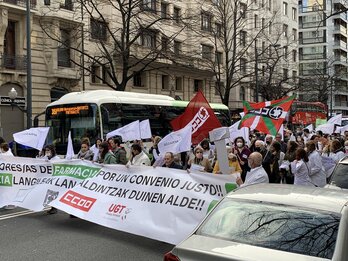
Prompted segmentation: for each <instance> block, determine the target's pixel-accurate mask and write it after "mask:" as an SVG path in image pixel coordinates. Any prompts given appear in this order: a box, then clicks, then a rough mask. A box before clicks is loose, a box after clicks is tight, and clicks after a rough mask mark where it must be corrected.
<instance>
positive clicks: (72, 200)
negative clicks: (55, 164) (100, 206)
mask: <svg viewBox="0 0 348 261" xmlns="http://www.w3.org/2000/svg"><path fill="white" fill-rule="evenodd" d="M59 201H60V202H62V203H64V204H67V205H69V206H71V207H73V208H77V209H79V210H82V211H85V212H88V211H89V210H90V209H91V207H92V206H93V204H94V202H95V201H96V199H95V198H90V197H87V196H84V195H82V194H79V193H76V192H74V191H72V190H69V191H68V192H66V193H65V194H64V196H63V197H61V199H60V200H59Z"/></svg>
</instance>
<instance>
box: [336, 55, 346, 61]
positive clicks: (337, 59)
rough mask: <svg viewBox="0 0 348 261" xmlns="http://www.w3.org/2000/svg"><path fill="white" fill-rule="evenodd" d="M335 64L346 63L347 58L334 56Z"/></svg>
mask: <svg viewBox="0 0 348 261" xmlns="http://www.w3.org/2000/svg"><path fill="white" fill-rule="evenodd" d="M335 62H341V63H347V57H346V56H343V55H335Z"/></svg>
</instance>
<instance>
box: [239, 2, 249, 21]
mask: <svg viewBox="0 0 348 261" xmlns="http://www.w3.org/2000/svg"><path fill="white" fill-rule="evenodd" d="M246 12H247V5H246V4H245V3H240V16H241V17H242V18H246Z"/></svg>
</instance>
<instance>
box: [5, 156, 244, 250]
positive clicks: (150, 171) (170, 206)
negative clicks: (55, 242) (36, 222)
mask: <svg viewBox="0 0 348 261" xmlns="http://www.w3.org/2000/svg"><path fill="white" fill-rule="evenodd" d="M0 161H1V163H0V195H1V196H0V207H1V206H3V205H10V204H13V205H17V206H20V207H24V208H28V209H31V210H34V211H39V210H42V209H43V207H44V206H45V205H46V204H49V205H51V206H54V207H57V208H58V209H60V210H63V211H65V212H67V213H69V214H72V215H75V216H77V217H80V218H83V219H86V220H88V221H91V222H95V223H97V224H100V225H103V226H107V227H110V228H113V229H117V230H121V231H126V232H129V233H133V234H136V235H141V236H146V237H149V238H152V239H157V240H161V241H164V242H168V243H171V244H177V243H178V242H180V241H181V240H183V239H184V238H185V237H187V236H188V235H189V234H190V233H191V231H192V230H193V229H194V228H195V227H196V226H197V224H198V223H199V222H200V221H201V220H202V219H203V217H204V216H205V215H206V213H207V212H208V211H209V209H210V208H211V207H212V206H213V205H214V204H215V203H216V202H217V201H218V200H219V199H221V197H222V196H223V195H225V194H226V193H227V192H229V191H231V190H233V189H235V188H236V187H237V186H236V184H235V179H234V178H233V175H214V174H188V173H187V172H186V171H183V170H176V169H169V168H161V167H157V168H155V169H154V168H153V167H146V166H132V167H131V168H125V166H123V165H106V166H101V165H99V164H93V163H91V162H88V161H82V160H72V161H59V162H54V163H52V162H49V161H45V160H40V159H28V158H12V157H1V156H0ZM164 217H165V218H164Z"/></svg>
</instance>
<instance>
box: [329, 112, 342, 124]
mask: <svg viewBox="0 0 348 261" xmlns="http://www.w3.org/2000/svg"><path fill="white" fill-rule="evenodd" d="M327 123H332V124H337V125H342V114H338V115H336V116H334V117H332V118H331V119H330V120H328V121H327Z"/></svg>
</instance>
